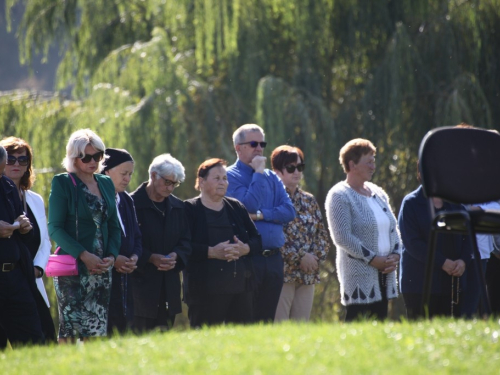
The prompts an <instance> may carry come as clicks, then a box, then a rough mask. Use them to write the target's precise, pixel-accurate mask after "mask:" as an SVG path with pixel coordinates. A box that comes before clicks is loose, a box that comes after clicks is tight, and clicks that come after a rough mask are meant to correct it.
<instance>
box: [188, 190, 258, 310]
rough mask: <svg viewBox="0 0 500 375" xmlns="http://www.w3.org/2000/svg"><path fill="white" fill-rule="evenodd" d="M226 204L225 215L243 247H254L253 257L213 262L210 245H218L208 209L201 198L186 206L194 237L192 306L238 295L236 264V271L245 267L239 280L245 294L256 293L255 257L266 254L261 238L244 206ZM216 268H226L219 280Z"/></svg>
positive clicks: (226, 201)
mask: <svg viewBox="0 0 500 375" xmlns="http://www.w3.org/2000/svg"><path fill="white" fill-rule="evenodd" d="M223 201H224V211H225V215H226V217H227V220H228V221H229V223H230V224H231V227H232V232H233V233H234V235H236V237H237V238H239V239H240V240H241V241H242V242H243V243H246V244H248V245H249V246H250V253H249V254H248V255H247V256H244V257H241V258H240V259H239V260H238V261H236V262H224V261H221V260H215V259H209V258H208V247H209V244H212V243H214V242H212V241H214V238H212V237H211V231H212V230H213V229H212V227H211V225H210V224H209V222H208V221H209V219H208V217H207V214H206V212H207V209H206V207H205V206H204V205H203V204H202V203H201V198H200V197H197V198H193V199H189V200H187V201H186V202H185V205H186V211H187V217H188V220H189V226H190V229H191V236H192V240H191V247H192V254H191V256H190V257H189V262H188V264H187V265H186V269H185V270H184V291H185V294H184V297H185V301H186V303H188V304H196V303H200V301H202V300H203V297H204V296H206V294H207V293H220V294H225V293H234V292H233V285H232V284H233V283H235V280H234V279H235V277H234V266H235V264H236V267H240V266H242V271H240V269H239V268H237V269H236V279H241V280H242V281H243V282H244V283H245V284H244V286H245V289H244V290H245V291H252V290H254V289H255V276H254V274H253V264H252V260H251V257H252V256H253V255H254V254H257V253H259V252H261V251H262V240H261V237H260V234H259V232H258V231H257V228H256V227H255V224H254V223H253V221H252V220H251V219H250V216H249V215H248V212H247V210H246V209H245V207H244V206H243V204H241V202H239V201H237V200H236V199H233V198H227V197H226V198H224V199H223ZM221 215H224V213H221ZM212 219H213V217H212ZM223 220H225V219H223ZM225 240H228V238H226V239H225ZM219 242H220V241H219ZM212 264H222V271H220V270H221V267H219V269H218V270H219V272H220V275H218V277H214V273H213V272H211V269H212ZM231 267H232V268H231Z"/></svg>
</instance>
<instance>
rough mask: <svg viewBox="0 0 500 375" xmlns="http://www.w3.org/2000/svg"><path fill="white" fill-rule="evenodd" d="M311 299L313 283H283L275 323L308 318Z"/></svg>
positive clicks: (312, 297) (312, 296)
mask: <svg viewBox="0 0 500 375" xmlns="http://www.w3.org/2000/svg"><path fill="white" fill-rule="evenodd" d="M313 299H314V284H313V285H303V284H297V283H285V284H283V289H281V295H280V300H279V302H278V308H277V309H276V316H275V318H274V321H275V322H276V323H277V322H281V321H283V320H303V321H307V320H309V317H310V316H311V310H312V304H313Z"/></svg>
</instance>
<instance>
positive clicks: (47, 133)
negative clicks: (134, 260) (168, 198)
mask: <svg viewBox="0 0 500 375" xmlns="http://www.w3.org/2000/svg"><path fill="white" fill-rule="evenodd" d="M23 4H26V8H23ZM0 12H2V13H0V15H1V16H2V17H0V51H1V53H0V73H1V77H2V82H0V84H1V86H0V90H3V91H2V92H0V136H2V137H3V136H7V135H16V136H20V137H23V138H25V139H27V140H28V141H29V142H30V143H31V145H32V146H33V148H34V153H35V156H34V165H35V167H36V168H37V171H38V181H37V183H36V185H35V187H34V189H35V190H36V191H37V192H39V193H41V194H42V195H43V196H44V198H45V200H46V201H47V199H48V194H49V190H50V181H51V179H52V176H53V174H54V173H58V172H61V171H62V169H61V166H60V164H61V161H62V158H63V156H64V148H65V144H66V141H67V138H68V136H69V134H71V132H72V131H74V130H76V129H78V128H82V127H89V128H91V129H93V130H95V131H96V132H97V133H98V134H99V135H100V136H101V137H102V138H103V140H104V141H105V143H106V145H107V146H109V147H121V148H126V149H128V150H129V151H130V152H131V153H132V154H133V156H134V159H135V160H136V173H135V174H134V176H133V180H132V182H131V184H130V187H131V188H130V190H134V189H135V188H136V187H137V186H138V185H139V183H140V182H141V181H143V180H145V179H147V168H148V166H149V163H150V161H151V160H152V158H153V157H154V156H156V155H158V154H160V153H164V152H170V153H171V154H172V155H174V156H175V157H176V158H178V159H179V160H180V161H181V162H182V163H183V164H184V166H185V167H186V172H187V178H186V182H185V184H183V185H182V186H181V187H180V188H179V189H177V190H176V192H175V193H176V194H177V195H178V196H179V197H180V198H189V197H192V196H194V195H196V192H195V190H194V188H193V186H194V178H195V171H196V169H197V167H198V165H199V164H200V163H201V162H202V161H204V160H205V159H206V158H208V157H222V158H225V159H227V160H228V161H229V162H230V163H232V162H233V161H234V160H235V155H234V151H233V147H232V142H231V134H232V132H233V131H234V130H235V129H236V128H237V127H238V126H240V125H241V124H244V123H248V122H256V123H258V124H260V125H261V126H262V127H263V128H264V130H265V131H266V140H267V141H268V142H269V146H268V147H269V148H270V149H269V150H268V151H267V154H268V155H269V154H270V151H272V149H273V148H274V147H276V146H278V145H281V144H291V145H295V146H298V147H300V148H301V149H302V150H303V151H304V152H305V158H306V164H307V168H306V170H305V173H304V184H303V185H304V186H303V187H304V189H305V190H307V191H310V192H311V193H313V194H314V195H315V196H316V197H317V199H318V201H319V203H320V205H321V206H323V203H324V199H325V196H326V194H327V192H328V190H329V189H330V187H331V186H332V185H334V184H335V183H337V182H338V181H340V180H341V179H343V178H344V174H343V172H342V169H341V167H340V165H339V162H338V153H339V150H340V148H341V147H342V145H344V144H345V143H346V142H347V141H348V140H350V139H352V138H357V137H362V138H368V139H370V140H371V141H372V142H373V143H374V144H375V145H376V146H377V151H378V154H377V172H376V174H375V176H374V179H373V181H374V182H375V183H376V184H378V185H380V186H382V187H383V188H384V189H385V190H386V191H387V192H388V194H389V196H390V197H391V199H392V205H393V207H394V210H395V212H396V213H397V212H398V210H399V205H400V203H401V201H402V199H403V197H404V195H405V194H407V193H409V192H410V191H411V190H413V189H415V188H416V187H417V182H416V178H415V177H416V176H415V171H416V160H417V152H418V146H419V144H420V140H421V139H422V137H423V136H424V134H425V133H426V132H427V131H428V130H430V129H432V128H434V127H437V126H443V125H454V124H458V123H460V122H462V121H464V122H468V123H470V124H473V125H477V126H482V127H486V128H492V129H495V128H496V129H499V126H498V123H499V120H500V106H499V102H498V101H499V93H500V86H499V85H500V79H499V76H500V0H484V1H479V0H476V1H474V0H472V1H453V0H446V1H444V0H431V1H427V2H415V1H410V0H337V1H333V0H258V1H254V2H244V1H241V0H176V1H170V0H144V1H143V0H108V1H99V0H95V1H92V2H89V1H83V0H81V1H79V0H66V1H64V2H60V1H56V0H30V1H29V2H26V3H23V2H19V1H17V0H0ZM9 27H10V30H12V32H11V33H8V34H7V33H6V30H7V29H8V28H9ZM15 35H16V36H17V37H16V36H15ZM42 60H46V61H47V64H45V63H41V61H42ZM19 62H20V63H21V65H20V64H19ZM28 67H31V72H32V74H31V75H29V74H28V72H29V69H28ZM56 69H57V70H56ZM334 259H335V251H334V249H333V250H332V251H331V253H330V256H329V260H328V261H327V262H326V264H325V265H324V267H323V268H322V279H323V282H322V284H321V285H320V286H318V288H317V290H316V298H315V302H314V303H315V306H314V309H313V319H323V320H337V319H339V318H341V314H342V311H341V307H340V305H339V296H338V282H337V278H336V275H335V266H334ZM49 283H50V281H49ZM48 289H49V290H50V291H51V292H52V288H51V287H50V286H49V288H48ZM52 298H53V295H52ZM401 313H402V309H401V301H400V300H398V301H396V302H395V303H393V304H392V310H391V315H392V317H393V318H398V317H399V316H400V315H401Z"/></svg>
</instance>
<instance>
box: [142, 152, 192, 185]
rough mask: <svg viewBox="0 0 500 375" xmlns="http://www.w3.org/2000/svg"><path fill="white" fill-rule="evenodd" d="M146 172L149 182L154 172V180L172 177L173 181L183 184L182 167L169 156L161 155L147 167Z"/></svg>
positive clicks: (183, 173) (184, 176)
mask: <svg viewBox="0 0 500 375" xmlns="http://www.w3.org/2000/svg"><path fill="white" fill-rule="evenodd" d="M148 172H149V180H150V181H151V178H152V174H153V172H156V179H159V178H161V177H162V176H163V177H165V176H174V178H175V181H179V182H183V181H184V179H185V178H186V174H185V172H184V166H183V165H182V163H181V162H180V161H179V160H177V159H176V158H174V157H173V156H172V155H170V154H161V155H158V156H157V157H156V158H154V159H153V161H152V162H151V164H150V165H149V169H148Z"/></svg>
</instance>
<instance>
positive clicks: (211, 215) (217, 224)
mask: <svg viewBox="0 0 500 375" xmlns="http://www.w3.org/2000/svg"><path fill="white" fill-rule="evenodd" d="M226 165H227V164H226V162H225V161H224V160H222V159H209V160H207V161H205V162H204V163H202V164H201V165H200V167H199V168H198V178H197V182H196V186H195V188H196V189H197V190H199V191H200V192H201V194H200V196H198V197H196V198H193V199H190V200H187V201H186V202H185V205H186V211H187V216H188V220H189V225H190V229H191V238H192V240H191V247H192V254H191V257H190V258H189V261H188V264H187V266H186V269H185V270H184V291H185V302H186V303H187V304H188V306H189V312H188V315H189V321H190V324H191V326H192V327H200V326H202V325H215V324H222V323H248V322H251V321H252V314H251V312H252V292H251V291H252V289H253V285H252V280H253V272H252V262H251V259H250V258H251V256H252V254H255V253H257V252H259V251H261V250H262V241H261V238H260V234H259V233H258V231H257V228H256V227H255V225H254V223H253V221H252V220H251V219H250V216H249V214H248V212H247V210H246V209H245V207H244V206H243V204H241V203H240V202H239V201H237V200H236V199H232V198H226V197H225V194H226V190H227V186H228V182H227V174H226Z"/></svg>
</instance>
